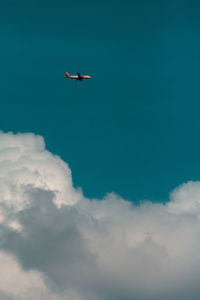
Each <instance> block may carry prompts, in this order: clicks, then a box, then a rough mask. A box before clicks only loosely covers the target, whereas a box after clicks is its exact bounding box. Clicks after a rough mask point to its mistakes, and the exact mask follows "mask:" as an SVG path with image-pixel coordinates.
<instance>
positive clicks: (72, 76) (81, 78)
mask: <svg viewBox="0 0 200 300" xmlns="http://www.w3.org/2000/svg"><path fill="white" fill-rule="evenodd" d="M65 78H69V79H74V80H79V81H82V80H83V79H91V76H89V75H69V74H68V73H67V72H65Z"/></svg>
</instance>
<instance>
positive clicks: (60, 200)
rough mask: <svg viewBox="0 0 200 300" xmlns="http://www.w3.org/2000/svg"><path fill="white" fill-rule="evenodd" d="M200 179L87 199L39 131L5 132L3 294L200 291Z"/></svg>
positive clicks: (19, 299) (108, 297) (102, 296)
mask: <svg viewBox="0 0 200 300" xmlns="http://www.w3.org/2000/svg"><path fill="white" fill-rule="evenodd" d="M199 276H200V182H188V183H186V184H183V185H181V186H179V187H177V188H176V189H175V190H174V191H173V192H172V193H171V195H170V199H169V202H168V203H166V204H161V203H154V204H153V203H151V202H148V201H146V202H143V203H141V204H140V205H133V204H131V203H130V202H128V201H125V200H124V199H122V198H121V197H120V196H118V195H115V194H108V195H106V196H105V198H104V199H102V200H95V199H92V200H91V199H87V198H86V197H84V195H83V194H82V192H81V190H79V189H78V190H77V189H75V188H74V187H73V183H72V177H71V171H70V169H69V167H68V165H67V164H66V163H65V162H63V161H62V160H61V159H60V158H59V157H58V156H55V155H53V154H51V153H50V152H48V151H47V150H46V149H45V144H44V140H43V138H42V137H41V136H36V135H34V134H17V135H14V134H12V133H6V134H5V133H0V298H1V299H3V300H4V299H5V300H9V299H13V300H25V299H27V298H29V299H31V300H33V299H39V300H47V299H50V300H86V299H88V300H92V299H94V300H112V299H113V300H114V299H115V300H121V299H126V300H129V299H130V300H132V299H143V300H144V299H146V300H147V299H148V300H151V299H160V298H162V299H164V300H165V299H166V300H167V299H180V298H181V299H184V300H186V299H189V298H190V299H198V298H199V296H200V287H199Z"/></svg>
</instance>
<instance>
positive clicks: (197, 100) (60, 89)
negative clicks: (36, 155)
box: [0, 0, 200, 201]
mask: <svg viewBox="0 0 200 300" xmlns="http://www.w3.org/2000/svg"><path fill="white" fill-rule="evenodd" d="M199 15H200V3H199V1H191V0H190V1H189V0H188V1H186V0H182V1H177V0H174V1H170V0H169V1H156V0H137V1H134V0H132V1H126V0H125V1H106V0H102V1H101V2H96V1H88V0H86V1H79V0H76V1H66V0H65V1H64V0H58V1H51V0H49V1H46V0H40V1H37V0H34V1H20V0H19V1H9V0H8V1H4V2H1V4H0V25H1V26H0V28H1V29H0V33H1V47H0V57H1V72H0V82H1V90H0V91H1V94H0V96H1V110H0V129H1V130H3V131H13V132H27V131H28V132H34V133H36V134H40V135H42V136H44V138H45V141H46V144H47V148H48V150H50V151H51V152H53V153H55V154H58V155H59V156H61V158H62V159H63V160H65V161H66V162H68V163H69V166H70V168H71V169H72V175H73V181H74V184H75V186H81V187H82V188H83V191H84V194H85V195H86V196H88V197H92V198H93V197H97V198H100V197H102V196H103V195H104V194H105V193H107V192H112V191H114V192H116V193H118V194H120V195H121V196H122V197H124V198H126V199H128V200H131V201H137V200H139V199H144V198H145V199H146V198H148V199H150V200H152V201H166V200H167V199H168V194H169V192H170V191H171V190H172V189H173V188H174V187H176V186H177V185H178V184H180V183H183V182H186V181H188V180H199V179H200V172H199V170H200V138H199V136H200V117H199V115H200V113H199V112H200V84H199V82H200V37H199V32H200V18H199ZM76 70H78V71H79V72H81V73H84V74H88V75H91V76H92V80H91V81H87V82H73V81H70V80H65V79H64V71H67V72H69V73H70V74H74V73H75V72H76Z"/></svg>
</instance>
